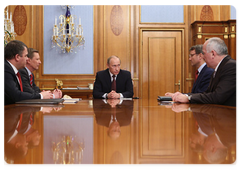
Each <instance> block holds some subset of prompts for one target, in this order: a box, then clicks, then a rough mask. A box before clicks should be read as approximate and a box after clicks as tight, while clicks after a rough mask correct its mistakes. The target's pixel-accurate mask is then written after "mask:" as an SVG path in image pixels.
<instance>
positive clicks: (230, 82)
mask: <svg viewBox="0 0 240 170" xmlns="http://www.w3.org/2000/svg"><path fill="white" fill-rule="evenodd" d="M190 103H205V104H207V103H208V104H220V105H228V106H236V60H233V59H232V58H231V57H230V56H226V57H225V58H224V59H223V60H222V62H221V64H220V65H219V67H218V70H217V72H216V74H215V78H213V76H212V77H211V80H210V84H209V86H208V89H207V90H206V91H205V92H203V93H195V94H194V93H193V94H192V98H191V100H190Z"/></svg>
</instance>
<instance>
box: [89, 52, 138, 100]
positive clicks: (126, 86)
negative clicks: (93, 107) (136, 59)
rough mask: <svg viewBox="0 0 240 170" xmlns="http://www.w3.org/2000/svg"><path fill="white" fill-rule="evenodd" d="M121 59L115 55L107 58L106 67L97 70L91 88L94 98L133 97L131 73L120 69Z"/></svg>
mask: <svg viewBox="0 0 240 170" xmlns="http://www.w3.org/2000/svg"><path fill="white" fill-rule="evenodd" d="M120 66H121V61H120V59H119V58H118V57H117V56H111V57H109V58H108V60H107V67H108V68H107V69H106V70H102V71H99V72H97V74H96V79H95V82H94V88H93V98H95V99H106V98H108V99H119V98H132V97H133V84H132V78H131V73H130V72H129V71H126V70H122V69H120Z"/></svg>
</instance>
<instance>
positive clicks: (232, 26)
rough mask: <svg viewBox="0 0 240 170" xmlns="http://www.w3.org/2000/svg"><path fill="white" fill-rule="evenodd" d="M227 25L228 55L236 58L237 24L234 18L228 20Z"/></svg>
mask: <svg viewBox="0 0 240 170" xmlns="http://www.w3.org/2000/svg"><path fill="white" fill-rule="evenodd" d="M228 23H229V24H228V25H229V36H228V39H229V46H228V52H229V55H230V56H231V57H232V58H233V59H235V60H236V59H237V53H236V39H237V36H236V30H237V28H236V27H237V24H236V20H229V21H228Z"/></svg>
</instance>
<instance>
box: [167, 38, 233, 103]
mask: <svg viewBox="0 0 240 170" xmlns="http://www.w3.org/2000/svg"><path fill="white" fill-rule="evenodd" d="M203 55H204V60H205V62H206V63H207V66H208V67H210V68H213V69H215V70H214V73H213V75H212V77H211V80H210V84H209V86H208V89H207V90H206V91H205V92H203V93H195V94H194V93H192V94H189V95H184V94H182V93H180V92H176V93H174V94H169V93H166V94H165V95H166V96H171V97H172V100H173V101H174V102H180V103H206V104H220V105H228V106H236V60H233V59H232V58H231V57H230V56H229V55H228V49H227V46H226V44H225V43H224V41H223V40H222V39H220V38H217V37H214V38H210V39H208V40H207V41H206V42H205V43H204V45H203Z"/></svg>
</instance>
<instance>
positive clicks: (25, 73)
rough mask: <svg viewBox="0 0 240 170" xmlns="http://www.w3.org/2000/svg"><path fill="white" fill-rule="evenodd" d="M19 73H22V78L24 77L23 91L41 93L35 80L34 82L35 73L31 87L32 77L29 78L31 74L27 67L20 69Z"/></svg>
mask: <svg viewBox="0 0 240 170" xmlns="http://www.w3.org/2000/svg"><path fill="white" fill-rule="evenodd" d="M18 71H19V73H20V74H21V78H22V84H23V91H25V92H29V93H40V92H41V91H40V89H39V87H38V86H36V84H35V82H34V74H32V75H33V86H32V87H31V85H30V78H29V74H28V71H27V69H26V68H22V69H20V70H18Z"/></svg>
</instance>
